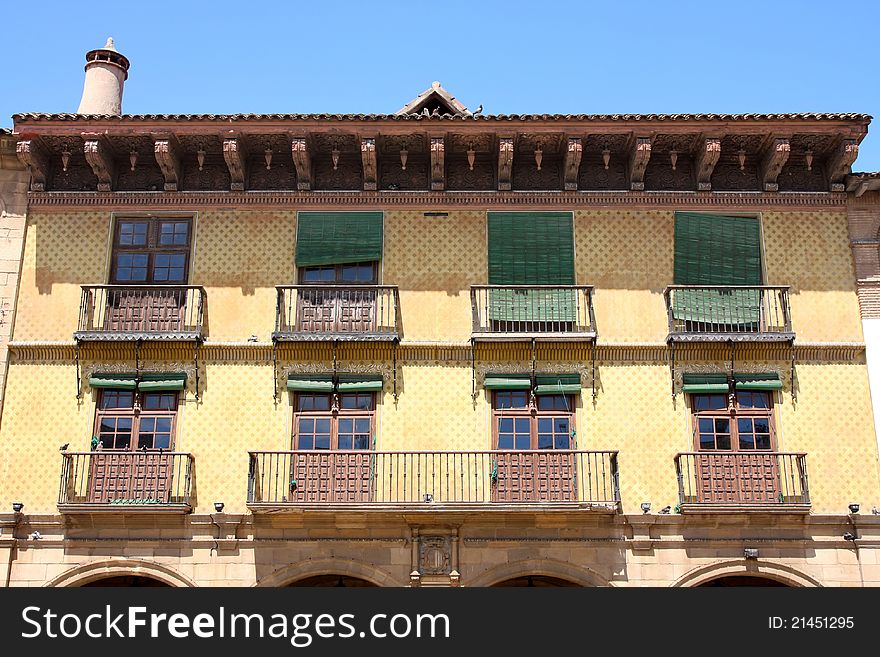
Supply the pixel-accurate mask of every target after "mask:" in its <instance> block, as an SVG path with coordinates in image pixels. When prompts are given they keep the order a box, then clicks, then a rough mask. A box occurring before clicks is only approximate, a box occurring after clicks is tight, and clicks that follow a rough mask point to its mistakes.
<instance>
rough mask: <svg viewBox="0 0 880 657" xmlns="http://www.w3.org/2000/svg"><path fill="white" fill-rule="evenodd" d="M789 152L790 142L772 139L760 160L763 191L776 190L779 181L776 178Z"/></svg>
mask: <svg viewBox="0 0 880 657" xmlns="http://www.w3.org/2000/svg"><path fill="white" fill-rule="evenodd" d="M790 154H791V143H790V142H789V141H788V139H774V140H773V141H772V142H770V148H769V149H767V152H766V153H765V154H764V159H763V160H762V161H761V180H762V182H763V185H764V191H765V192H778V191H779V183H777V182H776V179H777V178H778V177H779V173H780V172H781V171H782V167H783V166H785V163H786V162H787V161H788V156H789V155H790Z"/></svg>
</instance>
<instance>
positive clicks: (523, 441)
mask: <svg viewBox="0 0 880 657" xmlns="http://www.w3.org/2000/svg"><path fill="white" fill-rule="evenodd" d="M514 445H515V446H516V449H529V448H530V447H531V440H530V438H529V434H525V435H523V434H520V433H518V434H516V440H515V441H514Z"/></svg>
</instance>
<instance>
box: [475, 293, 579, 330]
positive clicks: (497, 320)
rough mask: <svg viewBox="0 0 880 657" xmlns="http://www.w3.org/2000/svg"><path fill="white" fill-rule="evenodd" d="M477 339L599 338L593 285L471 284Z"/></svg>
mask: <svg viewBox="0 0 880 657" xmlns="http://www.w3.org/2000/svg"><path fill="white" fill-rule="evenodd" d="M471 312H472V315H473V328H472V337H473V338H474V339H478V340H479V339H491V340H505V339H508V340H511V339H512V340H517V339H531V338H546V339H555V340H572V339H573V340H584V339H586V340H592V339H595V337H596V318H595V316H594V314H593V287H592V286H591V285H472V286H471Z"/></svg>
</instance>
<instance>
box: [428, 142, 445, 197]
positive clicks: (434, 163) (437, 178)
mask: <svg viewBox="0 0 880 657" xmlns="http://www.w3.org/2000/svg"><path fill="white" fill-rule="evenodd" d="M445 163H446V143H445V142H444V140H443V137H431V190H432V191H435V192H438V191H442V190H444V189H445V188H446V164H445Z"/></svg>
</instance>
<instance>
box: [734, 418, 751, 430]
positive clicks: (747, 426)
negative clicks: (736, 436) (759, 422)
mask: <svg viewBox="0 0 880 657" xmlns="http://www.w3.org/2000/svg"><path fill="white" fill-rule="evenodd" d="M736 429H737V431H739V432H740V433H750V432H751V431H753V429H752V420H751V419H750V418H745V417H741V418H739V419H738V420H737V421H736Z"/></svg>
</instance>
